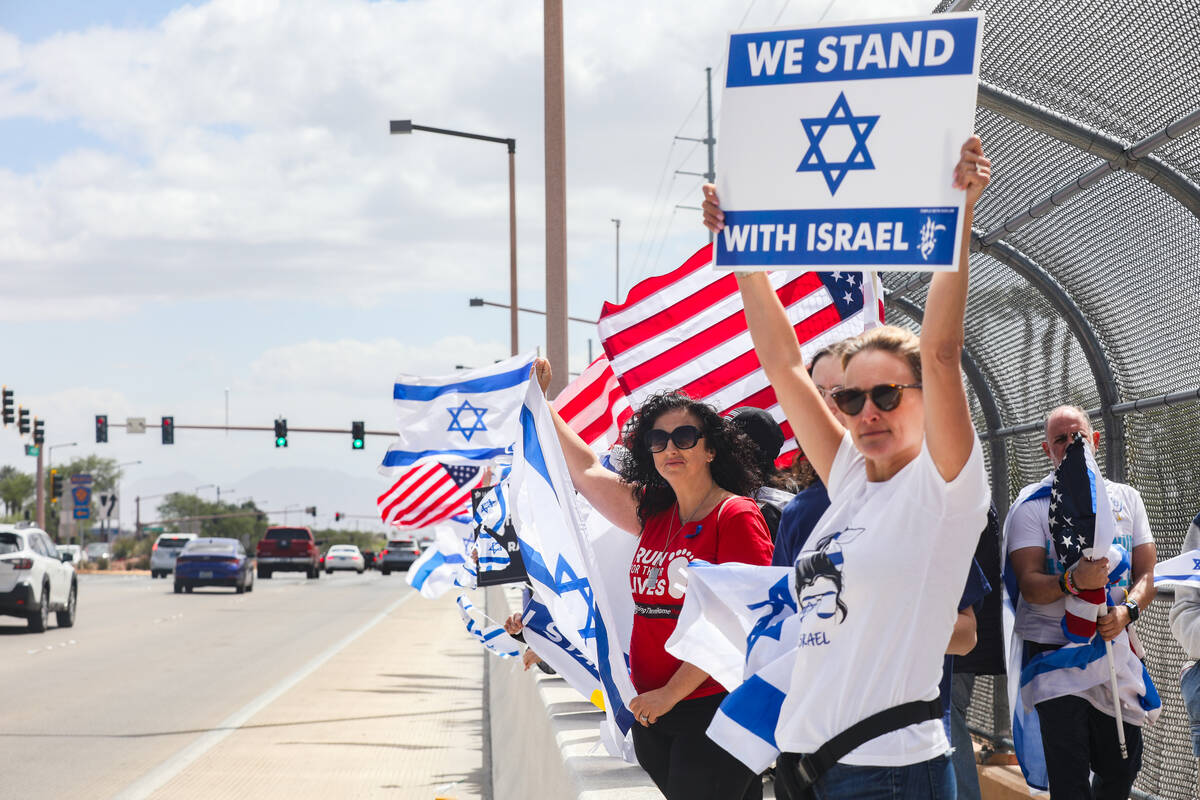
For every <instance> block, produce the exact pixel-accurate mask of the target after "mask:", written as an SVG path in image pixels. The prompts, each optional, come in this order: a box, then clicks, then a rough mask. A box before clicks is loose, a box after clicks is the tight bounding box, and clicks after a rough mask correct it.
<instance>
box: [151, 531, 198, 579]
mask: <svg viewBox="0 0 1200 800" xmlns="http://www.w3.org/2000/svg"><path fill="white" fill-rule="evenodd" d="M195 538H196V534H194V533H163V534H160V535H159V537H158V538H157V539H155V540H154V546H153V547H152V548H150V577H151V578H165V577H167V576H168V575H170V574H171V573H172V572H174V571H175V559H177V558H178V557H179V554H180V553H181V552H182V551H183V548H184V547H185V546H186V545H187V543H188V542H190V541H192V540H193V539H195Z"/></svg>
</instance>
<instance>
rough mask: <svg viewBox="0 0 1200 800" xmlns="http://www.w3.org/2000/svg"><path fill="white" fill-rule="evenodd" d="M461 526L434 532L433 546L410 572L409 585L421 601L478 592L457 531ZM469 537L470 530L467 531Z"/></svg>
mask: <svg viewBox="0 0 1200 800" xmlns="http://www.w3.org/2000/svg"><path fill="white" fill-rule="evenodd" d="M463 527H466V526H463V525H461V524H454V525H438V526H437V527H436V528H434V541H433V544H431V545H429V547H427V548H425V552H424V553H422V554H421V556H420V558H418V559H417V560H416V561H414V562H413V563H412V566H411V567H409V568H408V575H407V578H406V580H407V581H408V585H409V586H411V587H413V588H414V589H416V590H417V591H418V592H420V593H421V596H422V597H425V598H427V599H430V600H435V599H437V598H439V597H441V596H442V595H444V594H445V593H446V592H448V591H450V589H452V588H455V587H459V588H466V589H473V588H475V580H474V579H473V577H472V576H471V574H470V573H469V572H468V571H467V552H466V548H465V547H464V543H463V537H462V535H461V533H460V532H459V530H458V529H461V528H463ZM467 531H468V536H469V535H470V528H469V527H468V528H467Z"/></svg>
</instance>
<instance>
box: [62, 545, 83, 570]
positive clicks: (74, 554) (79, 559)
mask: <svg viewBox="0 0 1200 800" xmlns="http://www.w3.org/2000/svg"><path fill="white" fill-rule="evenodd" d="M55 547H57V548H58V554H59V555H60V556H63V561H67V560H70V562H71V563H72V564H73V565H76V566H78V565H79V564H82V563H83V560H84V559H85V558H86V557H87V554H86V553H84V552H83V549H82V548H80V546H79V545H77V544H59V545H55ZM67 556H70V559H68V558H67Z"/></svg>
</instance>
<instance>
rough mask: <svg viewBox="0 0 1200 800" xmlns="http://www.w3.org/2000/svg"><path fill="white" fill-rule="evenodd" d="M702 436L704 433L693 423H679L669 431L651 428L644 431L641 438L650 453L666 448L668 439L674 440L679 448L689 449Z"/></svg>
mask: <svg viewBox="0 0 1200 800" xmlns="http://www.w3.org/2000/svg"><path fill="white" fill-rule="evenodd" d="M702 436H704V434H703V433H701V432H700V429H699V428H697V427H696V426H695V425H680V426H679V427H678V428H676V429H675V430H673V431H671V432H670V433H667V432H666V431H664V430H660V429H659V428H651V429H650V430H648V431H646V435H645V436H644V437H643V439H644V440H645V442H646V447H649V448H650V452H651V453H661V452H662V451H663V450H666V449H667V442H668V441H671V442H674V443H675V446H676V447H678V448H679V449H680V450H691V449H692V448H693V447H695V446H696V442H698V441H700V438H701V437H702Z"/></svg>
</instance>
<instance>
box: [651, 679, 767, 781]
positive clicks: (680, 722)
mask: <svg viewBox="0 0 1200 800" xmlns="http://www.w3.org/2000/svg"><path fill="white" fill-rule="evenodd" d="M724 699H725V694H724V693H721V694H716V695H712V696H711V697H700V698H697V699H695V700H683V701H681V702H679V703H678V704H677V705H676V706H675V707H674V708H672V709H671V710H670V711H668V712H667V713H666V714H663V715H662V716H661V717H659V718H658V721H657V722H655V723H654V724H653V725H651V726H650V727H648V728H647V727H644V726H642V725H638V724H635V725H634V726H633V750H634V752H635V753H636V754H637V760H638V763H639V764H641V765H642V769H644V770H646V772H647V773H649V775H650V777H651V779H653V780H654V784H655V785H656V786H658V789H659V791H661V792H662V793H663V794H664V795H666V798H667V800H705V799H706V798H711V800H761V798H762V796H763V794H762V779H761V778H760V777H759V776H758V775H755V774H754V773H753V772H751V771H750V768H749V767H747V766H746V765H745V764H743V763H742V762H740V761H738V760H737V759H736V758H734V757H733V756H731V755H729V753H728V752H726V751H725V750H724V749H722V748H721V746H720V745H718V744H717V743H716V742H714V741H713V740H712V739H710V738H708V734H706V733H705V731H706V730H707V729H708V724H709V723H710V722H712V718H713V715H714V714H716V713H717V706H719V705H721V701H722V700H724Z"/></svg>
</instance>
